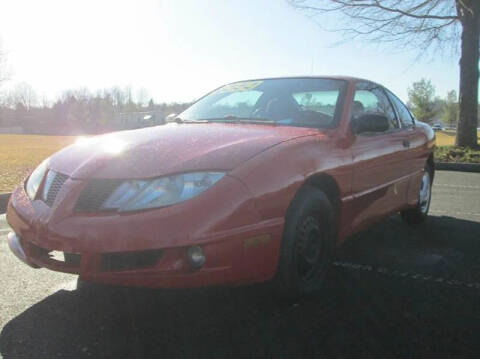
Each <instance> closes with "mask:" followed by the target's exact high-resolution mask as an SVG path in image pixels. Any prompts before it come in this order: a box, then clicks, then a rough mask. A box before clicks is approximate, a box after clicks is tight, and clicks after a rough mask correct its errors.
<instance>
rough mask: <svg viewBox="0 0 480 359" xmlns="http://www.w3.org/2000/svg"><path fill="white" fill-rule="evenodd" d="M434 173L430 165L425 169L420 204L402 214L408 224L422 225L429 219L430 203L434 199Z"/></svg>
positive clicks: (419, 197)
mask: <svg viewBox="0 0 480 359" xmlns="http://www.w3.org/2000/svg"><path fill="white" fill-rule="evenodd" d="M432 183H433V171H432V169H431V167H430V166H429V165H427V166H426V167H425V170H424V171H423V176H422V183H421V185H420V192H419V194H418V203H417V206H416V207H415V208H412V209H407V210H405V211H402V212H400V214H401V216H402V218H403V220H404V221H405V222H407V223H408V224H414V225H415V224H420V223H422V222H424V221H425V220H426V219H427V217H428V211H429V209H430V201H431V199H432Z"/></svg>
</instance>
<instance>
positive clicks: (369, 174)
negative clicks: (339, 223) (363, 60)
mask: <svg viewBox="0 0 480 359" xmlns="http://www.w3.org/2000/svg"><path fill="white" fill-rule="evenodd" d="M369 113H372V114H381V115H384V116H386V117H387V118H388V119H389V122H390V126H389V129H388V130H386V131H384V132H375V133H361V134H355V135H354V136H355V138H354V140H353V143H352V154H353V162H354V163H353V182H352V186H353V188H352V189H353V200H354V205H355V207H356V211H355V216H354V218H353V221H352V229H353V230H354V231H355V230H359V229H362V228H363V227H364V226H366V225H368V224H369V223H372V222H375V221H376V220H378V219H380V218H383V217H384V216H386V215H388V214H390V213H392V212H394V211H396V210H398V209H400V208H401V207H402V206H404V205H405V201H406V193H407V189H408V174H409V166H408V164H407V163H406V161H407V160H408V158H407V153H406V149H407V148H408V145H409V142H408V140H409V136H408V133H407V131H405V130H403V129H402V128H401V126H400V122H399V119H398V117H397V115H396V112H395V110H394V108H393V106H392V103H391V102H390V100H389V98H388V97H387V95H386V93H385V91H384V89H383V88H382V87H381V86H379V85H377V84H374V83H371V82H358V83H357V84H356V87H355V94H354V99H353V104H352V119H354V118H356V117H359V116H361V115H362V114H369Z"/></svg>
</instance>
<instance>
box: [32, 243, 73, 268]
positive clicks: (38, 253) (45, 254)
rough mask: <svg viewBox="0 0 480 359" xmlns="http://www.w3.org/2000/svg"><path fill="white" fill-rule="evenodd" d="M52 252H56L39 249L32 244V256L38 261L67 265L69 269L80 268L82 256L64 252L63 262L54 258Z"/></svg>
mask: <svg viewBox="0 0 480 359" xmlns="http://www.w3.org/2000/svg"><path fill="white" fill-rule="evenodd" d="M52 252H54V251H51V250H48V249H45V248H42V247H39V246H37V245H35V244H33V243H30V254H31V255H32V256H33V257H35V258H37V259H40V260H42V261H44V262H50V263H57V264H62V265H66V266H68V267H80V261H81V259H82V256H81V255H80V254H78V253H68V252H62V253H63V260H62V259H57V258H54V257H53V255H52Z"/></svg>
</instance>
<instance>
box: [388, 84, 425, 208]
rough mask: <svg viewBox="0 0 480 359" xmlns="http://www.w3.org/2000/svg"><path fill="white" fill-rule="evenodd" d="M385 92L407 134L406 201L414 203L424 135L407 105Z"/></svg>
mask: <svg viewBox="0 0 480 359" xmlns="http://www.w3.org/2000/svg"><path fill="white" fill-rule="evenodd" d="M386 92H387V95H388V97H389V98H390V100H391V102H392V104H393V105H394V107H395V109H396V111H397V114H398V118H399V119H400V126H401V127H402V129H403V130H404V131H405V132H406V134H407V135H408V143H409V146H408V148H407V150H406V151H407V156H406V157H407V162H408V172H409V186H408V194H407V202H408V203H409V204H415V203H417V200H418V192H419V191H420V185H421V179H422V175H423V170H424V167H425V153H424V150H423V148H422V146H423V145H424V143H425V136H424V135H423V132H422V131H421V130H420V129H419V128H417V127H416V126H415V121H414V119H413V116H412V114H411V113H410V111H409V110H408V108H407V106H405V104H404V103H403V102H402V101H400V99H399V98H398V97H397V96H395V95H394V94H393V93H392V92H390V91H388V90H386Z"/></svg>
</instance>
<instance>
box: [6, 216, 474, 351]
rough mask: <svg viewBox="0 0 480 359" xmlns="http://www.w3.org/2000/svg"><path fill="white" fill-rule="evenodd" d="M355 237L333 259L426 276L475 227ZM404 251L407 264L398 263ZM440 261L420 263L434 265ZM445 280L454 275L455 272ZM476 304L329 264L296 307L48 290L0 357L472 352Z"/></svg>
mask: <svg viewBox="0 0 480 359" xmlns="http://www.w3.org/2000/svg"><path fill="white" fill-rule="evenodd" d="M453 234H454V235H453ZM355 239H356V240H352V241H348V242H346V243H345V244H344V245H343V246H342V247H341V248H340V249H339V251H338V260H342V261H352V262H355V263H370V264H372V265H382V266H390V267H399V266H400V267H401V266H405V267H408V266H409V265H411V264H412V263H413V264H412V265H417V266H419V267H418V268H415V270H429V269H428V268H429V266H428V265H426V264H425V263H423V262H422V261H421V260H420V259H421V258H422V255H428V254H434V255H438V256H440V257H442V258H447V259H449V260H450V259H451V258H456V257H455V256H453V257H449V256H448V255H449V253H450V254H451V253H455V254H456V255H463V256H464V257H463V259H464V260H465V258H467V257H469V256H476V255H477V254H478V253H479V249H480V242H479V241H480V224H479V223H476V222H470V221H465V220H459V219H455V218H449V217H432V218H431V219H430V221H429V223H428V224H427V225H425V226H423V227H418V228H409V227H406V226H405V225H403V224H401V221H400V220H399V219H398V218H392V219H389V220H388V221H386V222H384V223H381V224H379V225H377V226H375V227H374V228H372V229H371V230H369V231H366V232H363V233H360V234H359V235H357V236H356V238H355ZM412 254H413V255H414V256H416V257H415V258H416V259H415V260H412V259H410V261H409V258H411V256H412ZM439 263H443V264H439ZM427 264H428V263H427ZM451 264H452V262H448V261H444V262H441V261H433V262H431V266H434V267H436V269H435V270H439V268H440V267H442V265H446V266H447V267H449V266H450V265H451ZM454 264H455V265H456V264H457V263H456V262H454ZM462 265H463V263H462ZM422 266H424V267H422ZM461 268H463V267H461ZM468 270H469V271H470V269H468ZM448 273H449V274H451V275H461V274H462V273H463V269H458V267H455V269H448ZM478 299H479V291H477V290H472V289H467V288H453V287H449V286H445V285H438V284H436V283H434V282H425V283H423V282H422V283H420V282H418V281H414V280H410V279H408V278H392V277H388V276H385V275H382V274H381V273H377V272H369V273H365V272H361V271H355V270H349V269H344V268H341V267H333V268H332V270H331V272H330V273H329V275H328V276H327V279H326V283H325V287H324V290H323V291H322V292H321V293H319V294H318V295H316V296H311V297H308V298H305V299H303V300H301V301H299V302H293V301H286V300H279V299H278V298H276V297H275V296H273V295H272V293H271V292H270V291H269V290H268V288H267V287H266V286H251V287H244V288H210V289H199V290H185V291H158V290H142V289H130V288H109V287H87V288H85V289H82V290H75V291H66V290H60V291H58V292H56V293H54V294H52V295H50V296H48V297H46V298H45V299H44V300H42V301H40V302H38V303H36V304H34V305H33V306H31V307H30V308H29V309H27V310H26V311H24V312H23V313H21V314H20V315H18V316H17V317H15V318H13V319H12V320H11V321H10V322H8V323H7V324H6V326H5V327H4V328H3V331H2V332H1V334H0V354H1V355H2V356H3V358H5V359H10V358H15V359H21V358H89V357H91V358H209V359H210V358H228V357H231V358H252V357H260V358H319V357H332V358H347V357H352V358H362V357H364V358H372V357H382V358H388V357H408V358H412V357H427V356H433V355H435V357H440V358H442V357H443V358H450V357H452V356H456V357H474V356H478V354H479V353H480V345H479V344H478V343H479V340H478V339H480V335H479V334H478V333H480V332H479V329H480V319H479V318H480V307H479V305H478Z"/></svg>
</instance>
